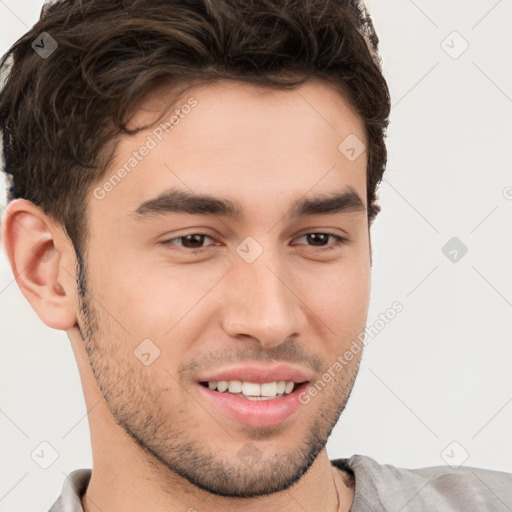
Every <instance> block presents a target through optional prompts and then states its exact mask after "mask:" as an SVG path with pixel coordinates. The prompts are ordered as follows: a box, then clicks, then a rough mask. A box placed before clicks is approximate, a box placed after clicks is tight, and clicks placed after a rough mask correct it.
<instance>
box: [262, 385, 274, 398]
mask: <svg viewBox="0 0 512 512" xmlns="http://www.w3.org/2000/svg"><path fill="white" fill-rule="evenodd" d="M260 395H261V396H276V395H277V382H265V383H263V384H262V385H261V392H260Z"/></svg>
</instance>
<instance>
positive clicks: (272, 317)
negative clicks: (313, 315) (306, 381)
mask: <svg viewBox="0 0 512 512" xmlns="http://www.w3.org/2000/svg"><path fill="white" fill-rule="evenodd" d="M228 276H229V278H228V281H227V282H226V283H225V285H226V288H225V290H226V302H225V305H224V316H223V328H224V330H225V332H226V333H227V334H228V335H230V336H231V337H233V338H240V337H241V336H246V337H250V338H253V339H255V340H257V341H258V342H259V343H260V345H261V346H262V348H271V347H273V346H276V345H279V344H280V343H282V342H284V341H285V340H286V339H288V338H290V337H291V336H294V335H297V334H299V333H301V332H302V329H303V328H304V325H305V322H306V316H305V314H304V309H303V308H304V307H305V306H304V303H303V302H302V301H301V300H300V297H298V295H297V292H296V291H295V290H294V286H293V278H292V276H291V273H290V271H289V266H287V265H285V264H282V263H281V262H280V261H279V257H278V256H277V255H275V253H272V254H271V252H270V251H269V250H265V251H263V253H262V254H261V255H260V256H259V257H258V258H257V259H256V260H255V261H253V262H252V263H247V262H245V261H243V260H241V259H240V260H239V261H236V263H235V267H234V268H233V270H232V271H231V272H230V273H229V274H228Z"/></svg>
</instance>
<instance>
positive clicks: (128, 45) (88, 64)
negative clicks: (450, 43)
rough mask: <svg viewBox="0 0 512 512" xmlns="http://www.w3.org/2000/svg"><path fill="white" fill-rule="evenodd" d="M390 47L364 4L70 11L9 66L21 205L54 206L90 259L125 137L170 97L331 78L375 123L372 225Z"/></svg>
mask: <svg viewBox="0 0 512 512" xmlns="http://www.w3.org/2000/svg"><path fill="white" fill-rule="evenodd" d="M44 32H46V33H48V34H49V35H50V36H51V38H53V39H54V40H55V41H56V42H57V45H58V46H57V48H56V49H55V51H54V52H53V53H52V54H51V55H49V56H48V57H47V58H42V57H41V56H40V55H39V54H38V53H37V52H36V51H34V49H33V46H32V45H33V43H34V42H35V40H36V38H39V37H41V34H42V33H44ZM378 42H379V40H378V38H377V35H376V34H375V31H374V27H373V23H372V20H371V18H370V16H369V14H368V12H367V10H366V9H365V7H364V4H362V2H358V1H357V0H261V1H256V0H193V1H191V0H187V1H186V0H172V1H171V0H57V1H55V2H53V3H52V4H51V5H48V6H46V7H45V8H43V10H42V13H41V19H40V20H39V21H38V22H37V23H36V24H35V25H34V26H33V27H32V28H31V29H30V30H29V31H28V32H27V33H26V34H25V35H23V36H22V37H21V38H20V39H19V40H18V41H16V42H15V43H14V44H13V46H12V47H11V48H10V49H9V50H8V51H7V53H6V54H5V55H4V56H3V58H2V61H1V63H0V73H2V74H3V73H5V74H6V76H5V77H4V80H5V84H4V86H3V88H2V90H1V92H0V130H1V131H2V138H3V159H4V165H5V172H6V173H7V175H8V197H7V199H8V201H11V200H12V199H15V198H19V197H21V198H25V199H28V200H29V201H32V202H33V203H34V204H36V205H38V206H40V207H41V208H42V209H43V211H44V212H45V213H46V214H47V215H49V216H50V217H51V218H52V219H53V220H55V221H57V222H58V223H59V225H61V226H62V227H63V228H64V230H65V232H66V234H67V236H68V237H69V239H70V240H71V242H72V243H73V244H74V248H75V252H77V256H79V254H80V252H81V249H83V248H84V247H85V242H86V240H87V222H86V218H87V217H86V213H87V212H86V202H85V201H86V197H87V194H88V193H89V192H90V190H91V188H92V186H93V185H94V184H95V183H97V182H98V181H99V180H101V179H102V178H103V177H104V175H105V173H106V172H107V170H108V165H109V163H110V162H111V161H112V158H113V156H114V151H115V141H116V135H119V134H120V133H129V134H133V133H136V132H138V131H140V130H142V129H146V128H148V126H145V127H140V128H138V129H136V130H129V129H128V127H127V125H128V122H129V118H130V115H132V114H133V113H134V112H135V111H136V108H137V105H139V104H140V102H141V100H142V99H143V98H144V97H146V96H147V95H148V94H149V93H151V91H153V90H155V89H156V87H158V86H160V85H166V84H169V85H170V86H173V87H182V91H184V90H186V88H187V87H191V86H193V85H196V84H205V83H206V84H207V83H211V82H214V81H215V80H219V79H228V80H237V81H240V82H245V83H250V84H253V85H258V86H262V87H272V88H281V89H284V88H288V89H290V88H293V87H295V86H297V85H300V84H302V83H304V82H305V81H306V80H307V79H308V78H321V79H325V80H327V81H329V82H330V83H332V84H334V85H335V86H337V88H338V90H339V91H340V92H341V93H342V94H344V97H345V98H346V100H347V101H349V103H350V105H351V106H352V108H353V109H354V111H355V113H356V114H357V115H358V117H359V118H360V119H361V121H362V122H363V124H364V127H365V131H366V137H367V141H368V147H367V202H368V217H369V220H370V221H371V220H372V219H373V218H374V216H375V215H376V214H377V213H378V212H379V210H380V207H379V206H378V205H377V204H376V189H377V186H378V184H379V183H380V181H381V180H382V176H383V173H384V170H385V167H386V160H387V151H386V146H385V142H384V138H385V136H386V133H385V132H386V129H387V126H388V123H389V113H390V110H391V106H390V96H389V90H388V87H387V84H386V81H385V79H384V77H383V75H382V69H381V58H380V56H379V52H378ZM159 119H160V118H159ZM151 126H152V125H151ZM80 261H81V258H79V262H80Z"/></svg>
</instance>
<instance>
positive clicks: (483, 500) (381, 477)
mask: <svg viewBox="0 0 512 512" xmlns="http://www.w3.org/2000/svg"><path fill="white" fill-rule="evenodd" d="M331 462H332V463H333V464H334V465H335V466H337V467H338V468H339V469H341V470H342V471H344V472H345V473H346V474H347V475H348V476H349V477H352V478H354V481H355V493H354V504H353V507H352V509H351V510H352V511H353V512H357V511H358V510H379V509H380V510H398V509H399V510H402V512H407V511H412V510H421V509H422V507H432V509H433V510H434V509H435V510H443V511H446V512H452V511H458V510H475V509H478V510H482V511H485V510H489V511H490V510H507V509H509V508H510V509H512V473H505V472H501V471H493V470H488V469H481V468H474V467H468V466H463V467H459V468H457V469H452V468H450V467H449V466H433V467H426V468H418V469H405V468H397V467H395V466H393V465H391V464H379V463H378V462H377V461H375V460H374V459H372V458H371V457H367V456H364V455H353V456H352V457H351V458H350V459H335V460H333V461H331ZM477 505H478V507H477ZM364 507H366V508H364Z"/></svg>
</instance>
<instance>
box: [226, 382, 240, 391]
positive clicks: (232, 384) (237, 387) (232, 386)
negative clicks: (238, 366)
mask: <svg viewBox="0 0 512 512" xmlns="http://www.w3.org/2000/svg"><path fill="white" fill-rule="evenodd" d="M228 390H229V392H230V393H241V392H242V381H241V380H230V381H229V386H228Z"/></svg>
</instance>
